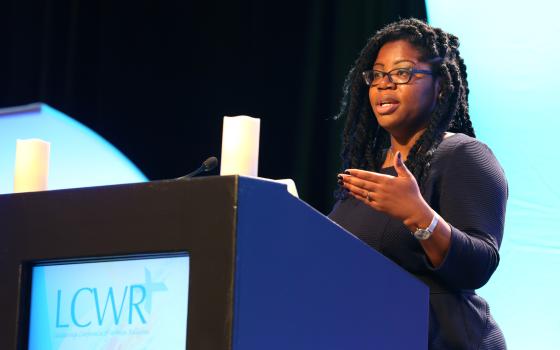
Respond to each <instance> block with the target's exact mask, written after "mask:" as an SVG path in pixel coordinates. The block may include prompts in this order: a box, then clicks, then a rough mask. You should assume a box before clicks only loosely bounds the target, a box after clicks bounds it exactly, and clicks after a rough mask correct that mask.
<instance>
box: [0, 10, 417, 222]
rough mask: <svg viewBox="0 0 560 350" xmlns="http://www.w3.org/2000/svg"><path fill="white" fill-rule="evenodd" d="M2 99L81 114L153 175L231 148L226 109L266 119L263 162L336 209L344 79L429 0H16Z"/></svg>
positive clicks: (171, 173)
mask: <svg viewBox="0 0 560 350" xmlns="http://www.w3.org/2000/svg"><path fill="white" fill-rule="evenodd" d="M0 11H1V14H0V18H1V21H2V23H1V24H0V26H1V28H2V29H1V31H2V34H1V40H2V41H3V43H2V54H1V55H0V72H1V76H0V86H1V91H0V106H1V107H8V106H14V105H20V104H26V103H30V102H35V101H42V102H45V103H47V104H49V105H51V106H52V107H54V108H56V109H59V110H61V111H62V112H64V113H66V114H68V115H70V116H72V117H74V118H76V119H77V120H79V121H81V122H82V123H84V124H86V125H87V126H89V127H90V128H92V129H93V130H95V131H97V132H98V133H100V134H101V135H102V136H104V137H105V138H107V139H108V140H109V141H110V142H112V143H113V144H114V145H115V146H116V147H118V148H119V149H120V150H121V151H123V152H124V153H125V154H126V155H127V156H128V157H129V158H130V159H131V160H132V161H133V162H135V163H136V164H137V165H138V166H139V167H140V169H141V170H142V171H143V172H144V173H145V174H146V175H147V176H148V177H149V178H150V179H152V180H156V179H164V178H173V177H177V176H181V175H183V174H185V173H187V172H189V171H191V170H192V169H194V168H196V167H198V165H199V164H200V162H202V161H203V160H204V159H205V158H206V157H207V156H210V155H216V156H218V157H219V155H220V147H221V127H222V117H223V116H224V115H238V114H247V115H250V116H254V117H260V118H261V149H260V164H259V175H260V176H262V177H268V178H293V179H294V180H295V181H296V184H297V185H298V189H299V191H300V196H301V197H302V198H303V199H304V200H305V201H307V202H308V203H310V204H311V205H313V206H314V207H315V208H317V209H319V210H320V211H322V212H324V213H326V212H328V211H329V209H330V207H331V206H332V204H333V198H332V193H333V190H334V189H335V186H336V174H337V172H338V171H339V166H340V159H339V148H340V132H341V129H342V123H343V121H334V120H333V118H332V117H333V116H334V115H335V114H336V112H337V109H338V103H339V101H340V98H341V91H342V83H343V80H344V77H345V75H346V73H347V72H348V70H349V68H350V66H351V65H352V63H353V61H354V60H355V59H356V57H357V55H358V53H359V51H360V49H361V48H362V47H363V45H364V44H365V42H366V40H367V38H369V37H370V36H371V35H373V33H374V32H375V31H376V30H378V29H379V28H380V27H381V26H383V25H385V24H387V23H389V22H392V21H394V20H397V19H399V18H405V17H417V18H422V19H425V18H426V9H425V4H424V1H421V0H384V1H381V0H377V1H372V0H355V1H336V0H308V1H298V2H293V3H291V4H288V3H286V2H278V1H275V2H272V1H250V0H235V1H233V0H214V1H190V0H166V1H157V0H136V1H114V0H97V1H91V0H82V1H81V0H36V1H30V0H4V1H3V2H2V4H1V5H0Z"/></svg>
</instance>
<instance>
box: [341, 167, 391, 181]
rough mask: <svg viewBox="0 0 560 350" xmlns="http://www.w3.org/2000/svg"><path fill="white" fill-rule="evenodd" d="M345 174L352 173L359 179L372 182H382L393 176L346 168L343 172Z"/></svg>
mask: <svg viewBox="0 0 560 350" xmlns="http://www.w3.org/2000/svg"><path fill="white" fill-rule="evenodd" d="M344 173H345V174H347V175H352V177H354V178H358V179H361V180H365V181H369V182H374V183H384V182H385V181H387V180H388V179H391V178H394V176H391V175H386V174H380V173H376V172H373V171H366V170H360V169H347V170H346V171H345V172H344Z"/></svg>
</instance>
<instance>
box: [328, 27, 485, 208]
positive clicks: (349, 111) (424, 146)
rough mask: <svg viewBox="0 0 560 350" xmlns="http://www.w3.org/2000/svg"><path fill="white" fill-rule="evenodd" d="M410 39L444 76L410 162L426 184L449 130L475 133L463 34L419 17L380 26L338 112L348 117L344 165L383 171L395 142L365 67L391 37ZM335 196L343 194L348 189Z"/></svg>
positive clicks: (346, 84) (353, 72) (351, 76)
mask: <svg viewBox="0 0 560 350" xmlns="http://www.w3.org/2000/svg"><path fill="white" fill-rule="evenodd" d="M396 40H406V41H408V42H409V43H410V44H412V45H413V46H414V47H416V48H417V49H418V50H419V51H420V53H421V56H422V57H421V59H422V60H423V61H425V62H430V63H431V65H432V70H433V72H434V74H435V75H436V76H437V77H439V78H440V82H441V84H440V86H441V90H440V94H439V96H438V100H437V105H436V107H435V109H434V111H433V112H432V115H431V117H430V121H429V124H428V126H427V128H426V131H425V132H424V133H423V134H422V136H420V138H419V139H418V140H417V141H416V143H415V144H414V146H413V147H412V148H411V150H410V152H409V154H408V158H407V161H406V166H407V167H408V168H409V169H410V171H411V172H412V173H413V174H414V176H415V177H416V179H417V181H418V183H419V184H420V187H421V188H422V185H423V182H424V179H425V176H426V175H427V173H428V170H429V168H430V161H431V159H432V156H433V154H434V152H435V150H436V149H437V147H438V146H439V144H440V143H441V141H442V139H443V135H444V133H445V132H446V131H451V132H461V133H464V134H467V135H469V136H472V137H475V134H474V129H473V127H472V124H471V121H470V118H469V102H468V94H469V88H468V84H467V67H466V65H465V63H464V61H463V59H462V58H461V56H460V54H459V49H458V48H459V39H458V38H457V37H456V36H454V35H452V34H449V33H446V32H444V31H443V30H441V29H439V28H434V27H431V26H430V25H428V24H426V23H425V22H422V21H420V20H417V19H412V18H411V19H403V20H400V21H398V22H394V23H392V24H389V25H387V26H386V27H384V28H383V29H381V30H380V31H378V32H377V33H376V34H375V35H374V36H373V37H372V38H371V39H370V40H369V41H368V43H367V44H366V46H365V47H364V48H363V49H362V52H361V53H360V56H359V57H358V59H357V60H356V62H355V64H354V67H352V69H351V70H350V72H349V73H348V76H347V77H346V80H345V82H344V89H343V93H344V96H343V98H342V102H341V108H340V112H339V113H338V115H337V116H336V118H337V119H338V118H346V123H345V127H344V133H343V140H342V146H343V147H342V153H341V157H342V168H343V169H347V168H361V169H367V170H375V171H378V170H379V168H380V167H381V165H382V164H383V160H384V155H385V151H386V150H387V148H388V147H390V137H389V134H388V132H387V131H385V130H384V129H383V128H381V127H380V126H379V124H378V123H377V119H376V118H375V116H374V114H373V111H372V108H371V105H370V102H369V95H368V87H367V86H366V85H365V84H364V82H363V80H362V76H361V73H362V72H363V71H365V70H368V69H371V66H372V65H373V62H374V61H375V59H376V57H377V54H378V52H379V49H380V48H381V47H382V46H383V45H384V44H385V43H388V42H391V41H396ZM336 196H337V197H338V198H342V197H344V196H345V191H344V190H340V191H338V192H337V194H336Z"/></svg>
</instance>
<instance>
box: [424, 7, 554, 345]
mask: <svg viewBox="0 0 560 350" xmlns="http://www.w3.org/2000/svg"><path fill="white" fill-rule="evenodd" d="M516 4H517V3H516V2H511V1H504V0H499V1H487V0H470V1H459V0H427V1H426V5H427V9H428V19H429V22H430V23H431V24H432V25H435V26H438V27H441V28H443V29H445V30H446V31H449V32H451V33H454V34H456V35H457V36H458V37H459V38H460V40H461V54H462V55H463V57H464V58H465V62H466V64H467V67H468V68H467V72H468V78H469V87H470V91H471V94H470V99H469V100H470V113H471V118H472V120H473V124H474V127H475V131H476V132H477V136H478V138H479V139H480V140H482V141H483V142H485V143H487V144H488V145H489V146H490V147H491V148H492V149H493V151H494V153H495V154H496V156H497V157H498V159H499V160H500V162H501V164H502V166H503V167H504V169H505V171H506V174H507V177H508V181H509V189H510V196H509V202H508V209H507V210H508V212H507V218H506V230H505V236H504V241H503V243H502V248H501V251H500V253H501V262H500V266H499V267H498V270H497V271H496V273H495V274H494V276H493V277H492V279H491V280H490V282H489V283H488V284H487V285H486V286H485V287H484V288H482V289H481V290H480V291H479V294H481V295H482V296H484V297H485V298H486V299H487V300H488V302H489V304H490V307H491V310H492V313H493V315H494V318H495V319H496V320H497V321H498V323H499V324H500V326H501V327H502V329H503V331H504V333H505V336H506V341H507V343H508V348H509V349H513V350H516V349H558V348H559V346H558V334H560V301H559V296H560V277H559V271H560V225H559V224H558V216H559V214H560V186H559V182H558V178H559V175H558V174H559V173H560V165H559V164H560V163H558V154H557V153H558V151H557V150H558V139H559V135H558V133H559V130H560V116H559V113H558V111H557V109H558V108H557V103H558V99H559V96H560V92H559V90H560V88H559V81H558V74H557V70H558V66H559V63H560V40H558V35H559V34H560V20H559V19H558V13H559V10H560V3H558V2H555V1H547V0H533V1H531V2H523V4H524V5H516Z"/></svg>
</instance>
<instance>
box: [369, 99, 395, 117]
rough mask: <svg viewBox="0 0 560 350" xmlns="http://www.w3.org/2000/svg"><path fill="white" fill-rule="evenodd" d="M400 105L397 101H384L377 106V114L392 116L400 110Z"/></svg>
mask: <svg viewBox="0 0 560 350" xmlns="http://www.w3.org/2000/svg"><path fill="white" fill-rule="evenodd" d="M399 104H400V103H399V101H397V100H392V99H391V100H383V101H381V102H379V103H377V104H376V105H375V112H377V114H381V115H386V114H391V113H393V112H395V111H396V110H397V108H399Z"/></svg>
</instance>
